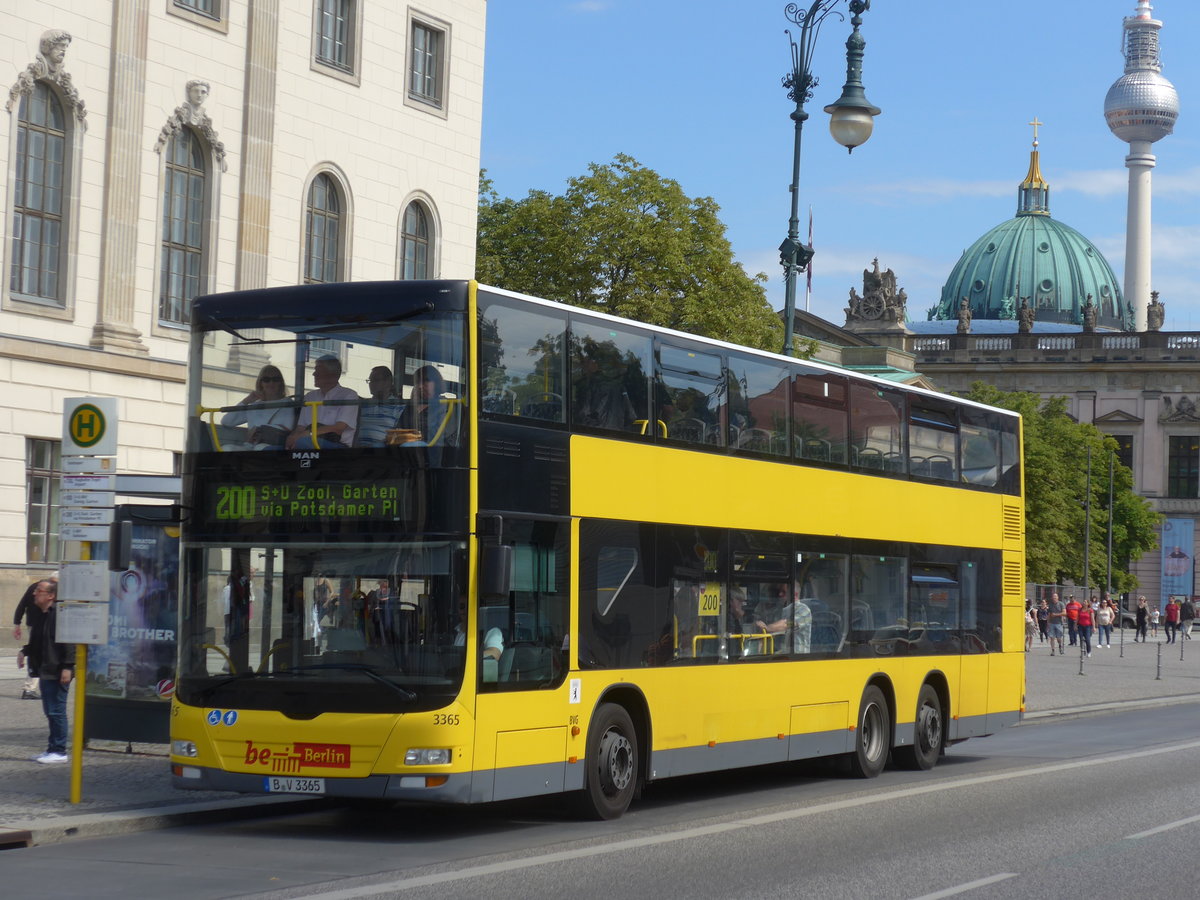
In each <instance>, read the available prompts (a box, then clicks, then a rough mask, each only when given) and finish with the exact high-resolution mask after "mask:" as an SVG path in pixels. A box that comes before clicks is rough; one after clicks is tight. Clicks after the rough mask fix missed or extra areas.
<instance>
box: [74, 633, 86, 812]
mask: <svg viewBox="0 0 1200 900" xmlns="http://www.w3.org/2000/svg"><path fill="white" fill-rule="evenodd" d="M87 654H88V645H87V644H76V645H75V724H74V726H73V727H72V728H71V802H72V803H78V802H79V801H80V800H82V799H83V709H84V699H85V698H84V695H85V694H86V693H87ZM81 673H82V674H81Z"/></svg>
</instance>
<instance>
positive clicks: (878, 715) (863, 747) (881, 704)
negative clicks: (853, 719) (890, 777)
mask: <svg viewBox="0 0 1200 900" xmlns="http://www.w3.org/2000/svg"><path fill="white" fill-rule="evenodd" d="M891 733H892V729H891V715H890V714H889V713H888V705H887V700H886V699H884V696H883V691H881V690H879V688H877V687H876V686H875V685H873V684H869V685H867V689H866V690H865V691H863V695H862V702H861V703H860V704H859V706H858V727H857V728H855V729H854V752H853V753H851V754H850V771H851V772H853V773H854V775H855V776H857V777H858V778H874V777H875V776H876V775H878V774H879V773H880V772H882V771H883V767H884V766H885V765H886V764H887V758H888V750H889V749H890V744H891Z"/></svg>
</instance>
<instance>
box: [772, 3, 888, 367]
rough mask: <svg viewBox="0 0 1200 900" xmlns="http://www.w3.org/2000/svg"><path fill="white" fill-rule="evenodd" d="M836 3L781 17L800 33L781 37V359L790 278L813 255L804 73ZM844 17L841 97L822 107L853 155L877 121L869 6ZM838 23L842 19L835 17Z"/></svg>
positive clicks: (788, 338) (792, 295) (790, 308)
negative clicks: (784, 192) (790, 140)
mask: <svg viewBox="0 0 1200 900" xmlns="http://www.w3.org/2000/svg"><path fill="white" fill-rule="evenodd" d="M841 2H842V0H816V2H815V3H813V4H812V6H810V7H809V8H808V9H804V8H802V7H801V6H800V5H799V4H796V3H789V4H788V5H787V6H786V7H785V8H784V10H783V14H784V15H785V16H786V17H787V19H788V21H789V22H792V23H793V24H795V25H796V26H798V27H799V28H800V37H799V40H797V39H796V38H793V37H792V32H791V31H790V30H787V31H786V34H787V36H788V38H789V40H790V41H791V45H792V71H791V72H789V73H788V74H787V75H785V76H784V77H783V86H784V87H785V88H786V89H787V92H788V99H789V100H793V101H795V104H796V108H795V109H794V110H793V111H792V114H791V118H792V121H793V122H795V123H796V141H795V146H794V149H793V152H792V183H791V186H790V187H789V190H790V191H791V193H792V215H791V218H790V219H788V234H787V238H785V239H784V241H783V243H782V244H780V245H779V262H780V264H781V265H782V266H783V277H784V306H783V310H784V327H783V335H784V337H783V353H784V355H785V356H791V355H792V332H793V329H794V327H795V326H794V322H793V320H794V318H795V315H796V276H797V275H798V274H799V273H800V272H803V271H804V270H805V269H806V268H808V264H809V263H810V262H811V261H812V257H813V249H812V247H810V246H809V245H808V244H805V243H803V242H801V240H800V139H801V135H802V133H803V130H804V121H805V120H806V119H807V118H808V113H807V112H805V110H804V104H805V103H806V102H807V101H808V100H809V99H810V98H811V97H812V90H813V88H814V87H816V86H817V80H816V79H815V78H813V75H812V72H811V71H810V67H811V65H812V52H813V47H814V45H815V44H816V42H817V33H818V32H819V31H820V30H821V23H823V22H824V21H825V18H826V16H828V15H829V14H830V13H834V12H835V7H837V6H838V5H839V4H840V3H841ZM849 7H850V12H851V13H852V14H853V16H852V17H851V19H850V24H851V25H852V26H853V30H852V31H851V32H850V37H849V38H848V39H847V40H846V84H845V85H844V86H843V87H842V96H840V97H838V99H837V100H836V101H834V102H833V103H831V104H829V105H828V106H826V107H825V112H827V113H829V114H830V119H829V131H830V133H831V134H832V135H833V139H834V140H835V141H837V142H838V143H839V144H841V145H842V146H843V147H846V148H847V149H848V150H853V149H854V148H855V147H857V146H858V145H859V144H863V143H865V142H866V140H867V138H869V137H870V136H871V129H872V128H873V126H874V117H875V116H877V115H879V112H880V110H879V108H878V107H877V106H872V105H871V104H870V103H869V102H868V101H867V97H866V94H865V93H864V92H863V84H862V60H863V48H864V47H866V45H867V42H866V41H865V40H863V36H862V35H861V34H859V32H858V26H860V25H861V24H862V14H863V13H864V12H866V11H867V10H868V9H870V8H871V0H850V3H849ZM835 14H836V15H837V17H838V18H839V19H844V18H845V17H844V16H843V15H842V14H841V13H840V12H836V13H835Z"/></svg>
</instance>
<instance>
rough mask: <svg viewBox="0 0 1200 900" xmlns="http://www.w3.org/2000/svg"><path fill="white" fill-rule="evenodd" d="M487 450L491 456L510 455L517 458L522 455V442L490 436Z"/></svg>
mask: <svg viewBox="0 0 1200 900" xmlns="http://www.w3.org/2000/svg"><path fill="white" fill-rule="evenodd" d="M486 450H487V453H488V455H489V456H510V457H515V458H517V459H520V457H521V444H520V442H518V441H504V440H500V439H499V438H488V441H487V447H486Z"/></svg>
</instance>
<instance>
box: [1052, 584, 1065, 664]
mask: <svg viewBox="0 0 1200 900" xmlns="http://www.w3.org/2000/svg"><path fill="white" fill-rule="evenodd" d="M1049 610H1050V655H1051V656H1053V655H1054V643H1055V641H1057V642H1058V652H1059V654H1060V655H1061V654H1063V653H1066V652H1067V651H1066V649H1065V648H1064V647H1063V619H1065V618H1066V617H1067V607H1066V605H1065V604H1064V603H1063V602H1062V601H1061V600H1060V599H1058V594H1051V595H1050V607H1049Z"/></svg>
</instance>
